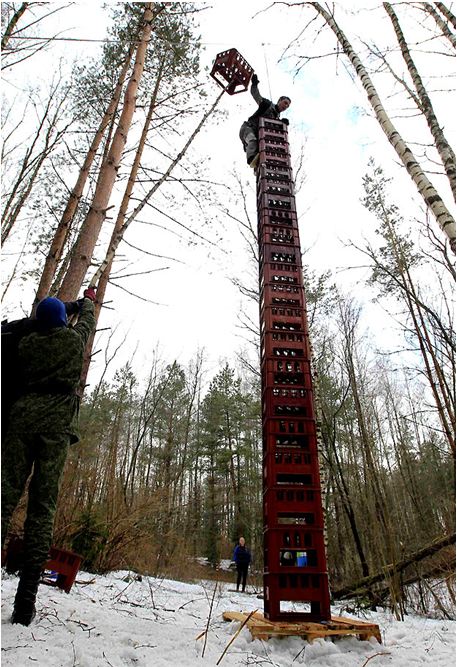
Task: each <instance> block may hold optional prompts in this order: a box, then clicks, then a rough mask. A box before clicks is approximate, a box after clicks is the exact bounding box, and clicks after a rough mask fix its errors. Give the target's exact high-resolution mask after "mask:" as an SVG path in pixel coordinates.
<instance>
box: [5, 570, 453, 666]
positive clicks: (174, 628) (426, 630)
mask: <svg viewBox="0 0 457 667" xmlns="http://www.w3.org/2000/svg"><path fill="white" fill-rule="evenodd" d="M17 581H18V580H17V577H14V576H11V575H5V576H4V577H3V580H2V625H1V629H2V652H1V662H2V665H3V666H4V667H6V666H8V665H14V667H23V666H25V665H32V664H36V665H39V666H43V667H109V666H111V667H121V666H125V665H130V666H132V667H135V666H138V667H140V666H141V667H149V666H151V667H162V666H167V667H170V666H172V667H192V666H197V665H198V666H199V667H200V666H204V665H216V664H217V662H218V660H219V659H220V657H221V655H222V653H223V651H224V649H225V647H226V646H227V644H228V643H229V641H230V639H231V638H232V636H233V634H234V633H235V631H236V630H237V628H238V627H239V624H238V623H236V622H233V623H229V622H226V621H224V620H223V619H222V612H223V611H225V610H231V611H250V610H252V609H256V608H257V609H259V611H262V610H263V602H262V600H259V599H258V598H257V597H256V596H255V595H245V594H244V595H243V594H241V593H236V592H233V590H231V589H233V584H227V583H218V584H215V582H212V581H202V582H200V583H199V584H187V583H181V582H177V581H171V580H167V579H163V580H159V579H154V578H152V577H143V578H142V579H141V581H138V580H136V579H134V578H133V579H132V577H129V576H128V573H127V572H115V573H111V574H109V575H107V576H94V575H91V574H87V573H83V572H80V573H79V575H78V579H77V581H78V582H80V583H77V584H75V585H74V586H73V588H72V590H71V592H70V594H68V595H67V594H66V593H64V592H63V591H61V590H59V589H57V588H52V587H49V586H45V585H41V586H40V589H39V597H38V604H37V616H36V618H35V620H34V621H33V623H32V625H30V627H28V628H25V627H23V626H21V625H11V623H10V617H11V610H12V605H13V599H14V594H15V590H16V586H17ZM216 585H217V591H216V594H215V596H214V604H213V609H212V613H211V622H210V626H209V631H208V634H207V639H206V647H205V652H204V656H203V657H202V652H203V648H204V641H205V640H204V638H201V639H198V640H197V639H196V638H197V636H198V635H200V634H201V633H202V632H203V631H204V630H205V628H206V625H207V619H208V614H209V609H210V606H211V600H212V597H213V592H214V588H215V586H216ZM332 612H333V613H334V614H336V615H338V614H339V613H340V609H339V608H337V607H335V608H334V609H333V610H332ZM344 615H346V616H348V615H349V614H344ZM354 618H355V617H354ZM364 618H365V619H366V620H371V621H373V622H375V623H378V625H379V626H380V629H381V634H382V638H383V644H382V645H379V644H378V643H377V642H376V640H374V639H371V640H370V641H369V642H366V641H365V642H362V641H359V640H357V639H356V638H343V639H338V640H337V641H335V642H331V641H324V640H320V639H317V640H315V641H314V643H312V644H308V643H306V642H304V641H303V640H302V639H301V638H297V637H291V638H284V639H270V640H269V641H268V642H264V641H260V640H255V641H253V640H252V638H251V634H250V632H249V630H247V629H246V628H244V629H243V630H242V632H241V633H240V634H239V635H238V637H237V638H236V639H235V641H234V643H233V644H232V645H231V646H230V648H229V649H228V652H227V653H226V654H225V656H224V657H223V659H222V660H221V662H220V664H221V665H222V666H223V667H224V666H225V667H234V666H235V665H262V666H268V665H271V666H272V667H276V666H278V667H285V666H286V665H295V664H298V665H305V664H306V665H307V666H312V667H364V666H365V665H368V667H382V666H386V667H405V666H409V665H434V666H435V667H454V665H455V622H453V621H441V620H433V619H428V618H422V617H419V616H407V617H406V620H405V621H404V622H398V621H396V620H395V619H394V618H393V617H392V616H391V615H389V614H387V613H371V614H369V615H368V616H365V617H364Z"/></svg>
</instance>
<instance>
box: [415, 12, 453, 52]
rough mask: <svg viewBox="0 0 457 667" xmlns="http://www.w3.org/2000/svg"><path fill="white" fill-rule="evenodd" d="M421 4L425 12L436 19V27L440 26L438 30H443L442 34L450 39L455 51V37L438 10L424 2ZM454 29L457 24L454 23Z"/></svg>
mask: <svg viewBox="0 0 457 667" xmlns="http://www.w3.org/2000/svg"><path fill="white" fill-rule="evenodd" d="M421 4H422V5H423V8H422V9H423V11H424V12H427V13H428V14H430V16H432V17H433V18H434V19H435V22H436V25H437V26H438V28H439V29H440V30H441V32H442V33H443V35H444V36H445V37H446V39H448V40H449V41H450V43H451V44H452V46H453V47H454V49H455V35H453V34H452V32H451V31H450V30H449V27H448V26H447V25H446V23H445V22H444V21H443V19H442V18H441V16H440V15H439V14H438V12H437V11H436V9H435V8H434V7H433V6H432V5H431V4H430V3H429V2H423V3H421ZM437 4H438V3H437ZM454 21H455V17H454ZM454 28H455V23H454Z"/></svg>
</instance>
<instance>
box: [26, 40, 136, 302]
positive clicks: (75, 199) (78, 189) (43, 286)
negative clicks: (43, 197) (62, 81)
mask: <svg viewBox="0 0 457 667" xmlns="http://www.w3.org/2000/svg"><path fill="white" fill-rule="evenodd" d="M132 55H133V47H130V49H129V51H128V54H127V57H126V59H125V62H124V64H123V66H122V70H121V72H120V74H119V78H118V80H117V84H116V87H115V89H114V93H113V97H112V98H111V101H110V103H109V105H108V108H107V109H106V111H105V113H104V115H103V118H102V120H101V122H100V125H99V127H98V130H97V132H96V133H95V136H94V138H93V139H92V143H91V145H90V147H89V150H88V152H87V155H86V158H85V160H84V163H83V166H82V167H81V171H80V172H79V175H78V179H77V181H76V183H75V186H74V188H73V190H72V192H71V194H70V197H69V198H68V202H67V205H66V207H65V210H64V212H63V214H62V218H61V220H60V222H59V224H58V226H57V229H56V231H55V234H54V238H53V240H52V243H51V247H50V249H49V253H48V256H47V257H46V261H45V264H44V268H43V272H42V274H41V278H40V283H39V285H38V289H37V292H36V296H35V300H34V302H33V307H32V312H34V310H35V308H36V306H37V305H38V303H39V302H40V301H41V300H42V299H44V297H45V296H46V295H47V294H48V293H49V290H50V287H51V283H52V281H53V279H54V277H55V273H56V269H57V266H58V264H59V262H60V260H61V257H62V254H63V250H64V248H65V244H66V242H67V239H68V236H69V234H70V230H71V223H72V221H73V218H74V215H75V213H76V210H77V207H78V204H79V202H80V200H81V197H82V194H83V191H84V187H85V185H86V182H87V179H88V177H89V172H90V168H91V166H92V163H93V161H94V159H95V156H96V154H97V150H98V148H99V146H100V143H101V141H102V138H103V136H104V134H105V131H106V128H107V127H108V125H109V123H110V122H111V120H114V117H115V114H116V109H117V107H118V104H119V100H120V97H121V92H122V87H123V85H124V81H125V77H126V76H127V72H128V69H129V66H130V62H131V60H132Z"/></svg>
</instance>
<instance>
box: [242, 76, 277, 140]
mask: <svg viewBox="0 0 457 667" xmlns="http://www.w3.org/2000/svg"><path fill="white" fill-rule="evenodd" d="M251 95H252V97H253V98H254V99H255V101H256V102H257V104H258V105H259V108H258V109H257V111H256V112H255V113H253V114H252V116H250V117H249V118H248V120H247V123H248V125H250V126H251V127H252V128H253V129H254V131H255V133H256V134H257V132H258V129H259V118H260V117H262V118H276V119H278V118H279V115H280V113H281V112H280V111H279V109H278V106H277V105H276V104H273V102H272V101H271V100H269V99H267V98H266V97H262V95H261V94H260V93H259V88H258V86H257V84H254V83H253V84H252V85H251Z"/></svg>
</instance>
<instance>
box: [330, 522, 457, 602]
mask: <svg viewBox="0 0 457 667" xmlns="http://www.w3.org/2000/svg"><path fill="white" fill-rule="evenodd" d="M451 544H455V533H451V534H449V535H445V537H441V538H439V539H436V540H434V541H433V542H432V543H431V544H429V545H427V546H426V547H423V548H422V549H420V550H419V551H416V552H415V553H413V554H411V555H409V556H407V557H406V558H404V559H403V560H401V561H399V562H398V563H391V564H390V565H385V566H384V568H383V569H382V571H381V572H377V573H376V574H372V575H370V576H369V577H363V579H359V580H358V581H356V582H354V583H353V584H350V585H349V586H343V587H342V588H338V589H336V590H334V591H332V597H333V599H334V600H342V599H344V598H348V597H354V596H356V595H360V594H364V593H366V592H367V590H370V588H371V587H372V586H373V584H376V583H377V582H378V581H383V580H384V579H387V578H389V577H391V576H392V575H394V574H396V573H398V572H402V571H403V570H405V569H406V568H407V567H408V566H409V565H411V564H412V563H418V562H419V561H421V560H423V559H424V558H427V557H428V556H432V555H433V554H435V553H437V552H438V551H441V549H444V548H445V547H448V546H450V545H451Z"/></svg>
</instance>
